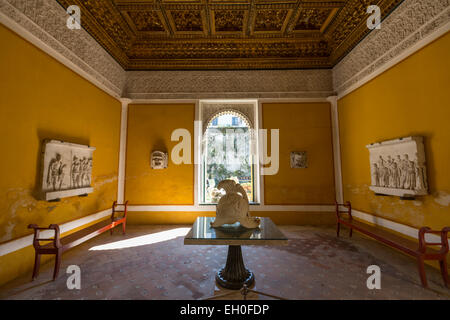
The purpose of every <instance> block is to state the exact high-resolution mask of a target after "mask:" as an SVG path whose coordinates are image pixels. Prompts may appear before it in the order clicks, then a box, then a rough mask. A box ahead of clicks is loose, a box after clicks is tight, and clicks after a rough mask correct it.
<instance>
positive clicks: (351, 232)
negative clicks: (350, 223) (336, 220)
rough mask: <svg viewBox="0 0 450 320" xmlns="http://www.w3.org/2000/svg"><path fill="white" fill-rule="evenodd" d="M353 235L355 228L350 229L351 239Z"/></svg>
mask: <svg viewBox="0 0 450 320" xmlns="http://www.w3.org/2000/svg"><path fill="white" fill-rule="evenodd" d="M352 235H353V228H352V227H350V238H351V237H352Z"/></svg>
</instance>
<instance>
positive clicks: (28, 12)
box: [0, 0, 125, 97]
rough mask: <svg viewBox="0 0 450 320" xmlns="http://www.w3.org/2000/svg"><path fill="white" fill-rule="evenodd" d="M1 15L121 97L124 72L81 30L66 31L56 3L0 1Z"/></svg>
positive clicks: (46, 0)
mask: <svg viewBox="0 0 450 320" xmlns="http://www.w3.org/2000/svg"><path fill="white" fill-rule="evenodd" d="M0 14H3V15H4V16H6V17H7V18H8V19H11V20H12V21H14V22H15V23H17V24H18V25H19V26H20V27H22V28H23V29H25V30H26V31H27V32H29V33H30V34H31V35H32V36H34V37H36V38H37V39H39V41H40V42H42V43H43V44H45V45H46V46H48V47H50V48H51V49H53V50H55V51H56V52H57V53H58V54H61V55H62V56H64V57H65V58H67V59H68V60H69V61H70V62H72V63H73V64H74V65H76V66H77V67H78V68H80V69H81V70H83V71H84V72H85V73H87V74H88V75H89V76H91V77H92V78H94V79H95V80H96V81H97V82H98V83H99V84H100V85H101V86H103V87H105V88H107V89H108V90H109V91H110V92H112V93H113V94H114V95H115V96H116V97H120V95H121V93H122V89H123V87H124V85H125V71H124V70H123V69H122V67H121V66H120V65H119V64H118V63H117V62H116V61H115V60H114V59H113V58H112V57H111V56H110V55H109V54H108V53H107V52H106V51H105V50H104V49H103V48H102V47H101V46H100V45H99V44H98V43H97V42H96V41H95V39H94V38H92V37H91V36H90V35H89V33H87V32H86V31H85V30H84V29H80V30H70V29H68V28H67V18H68V14H67V13H66V11H65V10H64V8H62V7H61V6H60V5H59V4H58V2H56V1H54V0H27V1H23V0H0Z"/></svg>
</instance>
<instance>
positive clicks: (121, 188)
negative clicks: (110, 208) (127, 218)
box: [117, 98, 131, 203]
mask: <svg viewBox="0 0 450 320" xmlns="http://www.w3.org/2000/svg"><path fill="white" fill-rule="evenodd" d="M120 100H121V102H122V114H121V120H120V146H119V170H118V171H119V173H118V181H117V202H118V203H124V194H125V166H126V158H127V155H126V151H127V136H128V105H129V104H130V102H131V100H130V99H126V98H123V99H120Z"/></svg>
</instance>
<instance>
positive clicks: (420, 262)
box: [417, 258, 428, 288]
mask: <svg viewBox="0 0 450 320" xmlns="http://www.w3.org/2000/svg"><path fill="white" fill-rule="evenodd" d="M417 266H418V267H419V275H420V281H421V282H422V286H423V287H424V288H427V287H428V282H427V275H426V274H425V265H424V262H423V258H417Z"/></svg>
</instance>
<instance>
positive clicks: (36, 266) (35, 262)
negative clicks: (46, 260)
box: [31, 252, 41, 281]
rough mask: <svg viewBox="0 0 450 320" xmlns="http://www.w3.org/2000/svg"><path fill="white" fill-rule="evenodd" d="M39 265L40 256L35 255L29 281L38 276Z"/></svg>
mask: <svg viewBox="0 0 450 320" xmlns="http://www.w3.org/2000/svg"><path fill="white" fill-rule="evenodd" d="M40 264H41V255H40V254H39V253H37V252H36V253H35V256H34V268H33V276H32V277H31V281H33V280H35V279H36V278H37V276H38V274H39V266H40Z"/></svg>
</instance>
